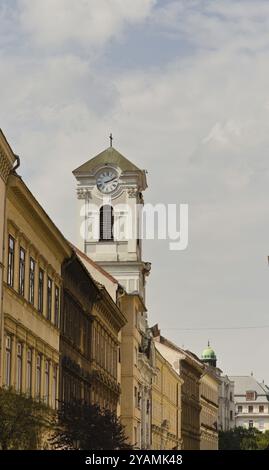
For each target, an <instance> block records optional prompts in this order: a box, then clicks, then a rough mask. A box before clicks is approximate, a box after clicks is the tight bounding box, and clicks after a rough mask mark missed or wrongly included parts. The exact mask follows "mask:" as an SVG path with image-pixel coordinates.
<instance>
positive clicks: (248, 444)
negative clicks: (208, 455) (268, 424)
mask: <svg viewBox="0 0 269 470" xmlns="http://www.w3.org/2000/svg"><path fill="white" fill-rule="evenodd" d="M219 449H220V450H264V449H269V431H266V432H265V433H262V432H261V431H259V430H258V429H256V428H250V429H246V428H243V427H238V428H234V429H230V430H229V431H220V432H219Z"/></svg>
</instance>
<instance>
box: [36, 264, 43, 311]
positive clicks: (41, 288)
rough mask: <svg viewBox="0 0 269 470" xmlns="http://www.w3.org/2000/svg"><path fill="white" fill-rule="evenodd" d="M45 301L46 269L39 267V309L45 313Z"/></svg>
mask: <svg viewBox="0 0 269 470" xmlns="http://www.w3.org/2000/svg"><path fill="white" fill-rule="evenodd" d="M43 302H44V271H43V269H39V274H38V306H37V308H38V311H39V312H40V313H43Z"/></svg>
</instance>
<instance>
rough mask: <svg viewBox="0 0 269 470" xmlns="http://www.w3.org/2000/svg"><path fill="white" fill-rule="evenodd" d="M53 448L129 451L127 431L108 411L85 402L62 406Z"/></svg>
mask: <svg viewBox="0 0 269 470" xmlns="http://www.w3.org/2000/svg"><path fill="white" fill-rule="evenodd" d="M57 423H58V424H56V428H55V431H54V433H53V435H52V438H51V439H50V444H51V445H52V447H53V448H55V449H80V450H102V449H104V450H114V449H129V448H130V446H129V445H128V444H127V443H126V437H125V434H124V428H123V426H122V425H121V423H120V422H119V419H118V418H117V416H116V415H115V413H112V412H111V411H109V410H101V408H100V407H99V406H97V405H88V404H85V403H83V402H79V401H74V402H72V403H61V406H60V409H59V411H58V416H57Z"/></svg>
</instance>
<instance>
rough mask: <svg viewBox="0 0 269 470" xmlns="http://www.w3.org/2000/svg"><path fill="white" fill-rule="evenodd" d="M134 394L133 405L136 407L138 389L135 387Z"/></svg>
mask: <svg viewBox="0 0 269 470" xmlns="http://www.w3.org/2000/svg"><path fill="white" fill-rule="evenodd" d="M134 396H135V407H136V408H138V391H137V387H135V388H134Z"/></svg>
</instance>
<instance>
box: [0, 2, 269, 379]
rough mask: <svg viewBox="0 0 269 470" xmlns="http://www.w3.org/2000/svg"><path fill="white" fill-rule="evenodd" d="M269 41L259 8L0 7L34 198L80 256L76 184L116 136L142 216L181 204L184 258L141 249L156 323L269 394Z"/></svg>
mask: <svg viewBox="0 0 269 470" xmlns="http://www.w3.org/2000/svg"><path fill="white" fill-rule="evenodd" d="M268 31H269V2H268V0H264V1H263V0H255V2H254V1H253V0H241V1H240V0H207V1H206V0H174V1H173V0H159V1H157V0H76V1H74V0H17V1H16V0H1V1H0V90H1V91H0V94H1V99H0V126H1V128H2V129H3V131H4V133H5V134H6V137H7V139H8V140H9V142H10V143H11V145H12V147H13V149H14V151H15V152H16V153H18V154H19V155H20V156H21V168H20V174H21V175H22V176H23V177H24V179H25V181H26V182H27V184H28V185H29V187H30V189H31V190H32V191H33V193H34V194H35V196H36V197H37V198H38V199H39V201H40V202H41V204H42V205H43V207H44V208H45V210H46V211H47V212H48V213H49V215H50V216H51V217H52V218H53V220H54V221H55V223H56V224H57V225H58V226H59V228H60V229H61V230H62V231H63V233H64V234H65V235H66V236H67V237H68V238H69V239H71V240H72V241H74V242H75V241H76V238H77V236H76V231H77V230H76V229H77V228H76V194H75V181H74V178H73V176H72V173H71V172H72V170H73V169H74V168H76V167H77V166H79V165H80V164H82V163H83V162H85V161H86V160H88V159H89V158H90V157H92V156H94V155H95V154H97V153H98V152H100V151H101V150H103V149H104V148H106V147H107V146H108V144H109V140H108V135H109V133H110V132H113V135H114V137H115V139H114V146H115V147H116V148H117V149H118V150H119V151H120V152H121V153H123V154H124V155H125V156H126V157H127V158H129V159H130V160H132V161H133V162H134V163H135V164H136V165H138V166H140V167H141V168H146V169H147V170H148V184H149V188H148V190H147V191H146V193H145V200H146V201H147V202H151V203H157V202H164V203H168V202H169V203H177V204H179V203H188V204H189V213H190V220H189V231H190V234H189V235H190V236H189V247H188V249H187V250H186V251H184V252H171V251H169V245H168V242H166V241H154V242H153V241H151V242H147V243H146V246H145V250H144V258H145V260H147V261H151V262H152V273H151V276H150V278H149V280H148V289H147V305H148V310H149V320H150V323H151V324H154V323H156V322H158V323H159V326H160V328H161V330H162V333H163V335H165V336H167V337H169V338H171V339H172V340H173V341H175V342H177V343H178V344H179V345H180V346H182V345H184V347H186V348H188V349H192V350H193V351H194V352H195V353H196V354H198V355H200V353H201V351H202V349H203V348H204V347H205V345H206V343H207V340H208V339H210V341H211V343H212V346H213V347H214V349H215V350H216V353H217V356H218V359H219V362H218V363H219V366H220V367H221V368H222V369H223V371H224V372H225V373H227V374H231V375H237V374H238V375H248V374H250V372H251V371H253V372H254V375H255V376H256V377H257V379H259V380H262V379H265V380H266V381H267V382H269V370H268V335H269V328H264V326H266V325H268V326H269V268H268V266H267V254H269V204H268V194H269V158H268V148H269V33H268ZM252 326H256V327H259V326H262V327H263V328H257V329H247V328H245V329H238V327H252ZM184 328H186V329H190V328H194V329H195V330H191V331H190V330H187V331H184V330H182V329H184ZM207 328H223V329H211V330H207ZM230 328H235V329H230Z"/></svg>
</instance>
